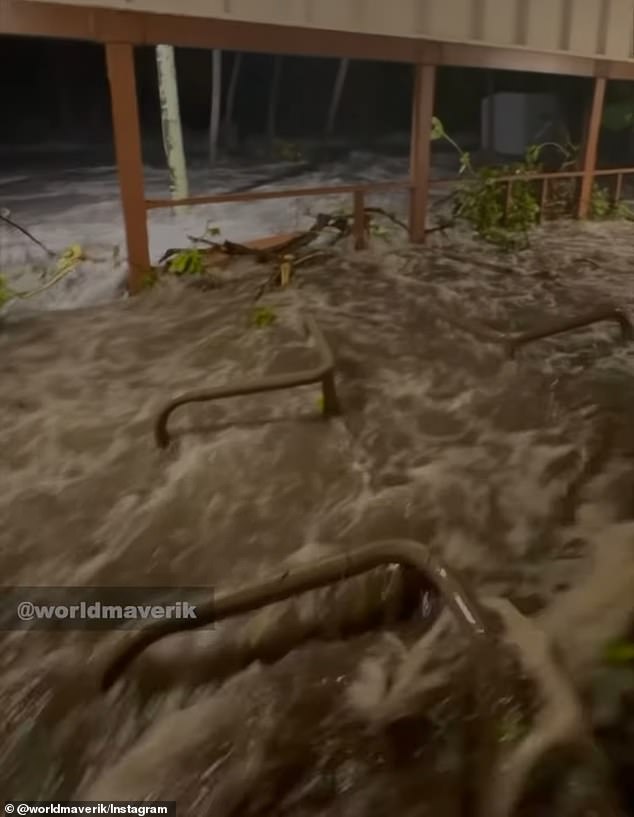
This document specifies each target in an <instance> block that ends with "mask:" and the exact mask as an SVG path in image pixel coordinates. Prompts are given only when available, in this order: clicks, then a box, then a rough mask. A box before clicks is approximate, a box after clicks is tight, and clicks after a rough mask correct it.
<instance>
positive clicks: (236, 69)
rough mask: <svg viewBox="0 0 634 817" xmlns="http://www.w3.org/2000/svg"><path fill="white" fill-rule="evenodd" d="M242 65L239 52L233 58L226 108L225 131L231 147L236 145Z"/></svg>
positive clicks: (227, 142) (227, 144)
mask: <svg viewBox="0 0 634 817" xmlns="http://www.w3.org/2000/svg"><path fill="white" fill-rule="evenodd" d="M241 67H242V54H241V53H237V54H236V55H235V57H234V58H233V65H232V66H231V79H230V80H229V88H228V89H227V105H226V108H225V119H224V124H223V133H224V138H225V145H226V146H227V147H229V148H232V147H235V142H236V138H235V133H234V128H235V124H234V121H233V111H234V108H235V102H236V91H237V89H238V78H239V76H240V68H241Z"/></svg>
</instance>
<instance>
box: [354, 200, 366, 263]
mask: <svg viewBox="0 0 634 817" xmlns="http://www.w3.org/2000/svg"><path fill="white" fill-rule="evenodd" d="M365 226H366V225H365V197H364V195H363V190H355V191H354V216H353V221H352V233H353V235H354V248H355V250H365Z"/></svg>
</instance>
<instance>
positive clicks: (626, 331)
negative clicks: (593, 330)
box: [505, 306, 634, 358]
mask: <svg viewBox="0 0 634 817" xmlns="http://www.w3.org/2000/svg"><path fill="white" fill-rule="evenodd" d="M604 321H611V322H613V323H616V324H618V326H619V328H620V330H621V337H622V339H623V340H624V341H628V340H632V338H633V337H634V328H633V327H632V322H631V321H630V319H629V317H628V316H627V314H626V313H625V311H624V310H623V309H619V308H618V307H614V306H611V307H604V308H602V309H593V310H592V311H590V312H586V313H584V314H583V315H578V316H577V317H576V318H567V319H565V320H555V321H552V322H551V323H548V324H546V325H545V326H542V327H541V328H538V329H531V330H529V331H528V332H519V333H517V334H515V335H510V336H508V337H507V339H506V341H505V343H506V349H507V353H508V355H509V357H511V358H513V357H515V354H516V352H517V350H518V349H519V348H520V347H521V346H526V344H527V343H532V342H533V341H536V340H541V339H542V338H550V337H554V336H555V335H561V334H563V333H564V332H572V331H573V330H574V329H581V328H583V327H584V326H591V325H592V324H594V323H603V322H604Z"/></svg>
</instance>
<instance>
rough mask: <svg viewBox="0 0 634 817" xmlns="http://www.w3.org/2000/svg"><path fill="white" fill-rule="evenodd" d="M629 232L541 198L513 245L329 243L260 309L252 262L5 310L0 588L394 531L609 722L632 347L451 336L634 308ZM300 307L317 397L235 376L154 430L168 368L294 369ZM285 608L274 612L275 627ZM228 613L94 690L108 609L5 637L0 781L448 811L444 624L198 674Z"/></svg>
mask: <svg viewBox="0 0 634 817" xmlns="http://www.w3.org/2000/svg"><path fill="white" fill-rule="evenodd" d="M631 239H632V228H631V226H629V225H627V224H610V225H603V226H597V225H585V226H579V225H574V224H568V225H566V224H560V225H558V226H557V228H554V227H553V228H550V227H549V228H544V229H542V230H540V231H539V232H538V233H537V234H536V237H535V238H534V240H533V242H532V245H531V248H530V249H528V250H526V251H524V252H523V253H520V254H518V255H517V256H503V255H496V254H494V253H492V252H490V251H485V249H484V248H483V247H482V245H478V244H476V243H474V242H472V241H471V240H470V239H468V238H466V237H464V236H461V235H459V234H455V235H451V234H449V235H448V237H446V238H438V240H437V242H436V243H435V244H434V245H432V246H430V247H429V248H428V249H426V250H415V249H412V248H407V247H392V248H390V247H386V248H384V249H381V248H380V247H379V248H378V250H376V251H375V252H373V253H370V252H363V253H357V254H346V253H342V254H341V255H340V256H338V257H336V258H334V259H332V260H330V261H326V262H324V263H323V264H322V265H321V266H319V265H317V266H312V267H307V268H306V270H305V271H302V270H301V269H300V270H299V271H298V273H297V277H296V282H295V285H294V287H293V291H292V293H289V292H286V293H280V292H277V293H275V292H274V293H272V294H270V295H268V296H266V297H265V298H264V300H263V302H262V304H263V305H265V306H267V307H268V308H270V309H271V310H272V312H273V313H274V315H275V321H274V322H273V323H272V324H271V325H270V326H265V327H257V326H254V325H253V321H252V320H251V316H252V308H253V307H252V301H253V297H254V294H255V292H256V291H257V289H258V287H259V284H260V283H261V281H262V280H263V278H264V277H266V271H262V270H261V269H258V268H257V267H253V266H249V265H248V264H244V265H237V266H236V268H235V270H233V271H231V272H229V271H225V272H224V273H223V274H222V275H219V286H218V287H216V288H213V289H208V290H207V291H203V290H201V289H198V288H195V287H192V286H188V285H185V284H174V285H166V286H165V287H159V288H158V289H155V290H152V291H149V292H147V293H145V294H143V295H142V296H140V297H138V298H134V299H130V300H125V301H120V302H117V303H113V304H109V305H106V306H100V307H97V308H91V309H84V310H78V311H73V312H66V313H60V312H55V313H48V314H46V313H43V314H32V315H29V314H24V315H20V314H15V315H13V316H10V317H9V318H8V319H7V320H6V321H5V323H4V325H3V326H2V328H1V329H0V351H1V354H2V360H3V367H2V369H3V371H2V388H1V389H0V405H1V407H2V424H1V426H0V438H1V450H2V457H1V458H0V485H2V491H1V492H0V518H1V519H2V525H1V526H0V558H1V571H0V576H1V582H2V585H4V586H5V587H7V588H8V587H15V586H21V585H43V586H60V585H62V586H66V585H70V586H96V587H99V586H115V585H116V586H124V587H125V586H130V587H138V586H156V587H200V586H201V585H202V586H209V587H210V588H213V587H217V588H224V587H228V588H231V587H238V586H239V585H240V584H242V583H245V582H249V581H253V580H254V579H256V578H258V577H260V576H263V575H265V574H267V573H268V572H270V571H271V570H274V569H276V568H277V567H279V566H280V564H281V563H283V562H284V560H287V559H288V558H289V557H291V556H292V555H293V554H295V553H296V552H297V551H300V558H303V559H304V560H305V559H308V558H311V557H312V556H314V555H318V554H319V553H322V552H324V551H323V550H321V549H320V548H319V547H318V546H319V545H320V544H321V545H328V546H329V548H330V550H329V551H328V552H333V553H336V552H339V551H342V550H344V549H346V548H349V547H352V546H359V545H363V544H365V543H367V542H370V541H373V540H378V539H385V538H394V537H405V538H410V539H414V540H418V541H420V542H423V543H425V544H426V545H427V546H428V547H429V548H430V549H431V551H432V552H433V553H434V554H435V555H436V556H437V557H438V558H440V559H442V560H443V561H444V562H445V563H446V564H447V565H448V566H450V567H451V568H453V569H455V570H457V571H458V572H459V573H460V575H461V576H462V577H464V580H465V582H466V583H467V584H468V585H469V586H470V587H472V588H473V589H474V590H475V591H476V592H477V593H478V595H479V596H481V597H483V598H485V597H486V598H489V597H501V598H505V599H508V600H510V601H511V602H512V603H513V604H514V605H515V606H516V607H517V609H519V610H520V611H522V612H523V613H525V614H526V615H528V616H530V617H531V620H532V621H533V622H534V623H535V624H536V625H537V626H538V627H539V628H540V630H541V631H543V632H545V633H546V635H547V636H548V638H549V639H550V640H551V641H552V643H553V644H554V645H555V646H556V648H557V650H558V653H559V655H560V656H561V660H562V661H563V662H564V664H565V665H566V667H567V671H569V673H570V676H571V678H572V679H574V686H575V688H576V690H577V692H578V693H579V695H580V696H581V697H582V698H583V701H584V704H585V705H586V706H587V711H588V717H589V718H590V719H591V720H593V721H594V723H595V726H597V729H598V728H599V726H601V728H603V729H604V731H605V730H607V731H608V732H609V731H610V729H612V727H613V726H614V723H621V724H625V725H626V726H627V724H628V723H629V724H631V722H632V696H631V686H630V685H631V681H632V678H631V676H630V675H628V673H630V672H631V669H630V667H629V666H627V665H625V666H619V667H617V668H616V669H614V668H610V667H608V666H606V665H605V662H604V661H603V655H604V649H605V645H606V644H607V643H609V642H611V641H614V640H619V639H620V640H627V639H628V638H629V637H630V636H631V635H632V612H633V607H634V602H633V601H632V600H633V599H634V558H633V556H634V471H633V469H632V458H633V456H634V426H633V424H632V408H633V407H634V343H632V344H630V345H627V344H624V343H622V342H621V341H620V340H619V334H618V331H617V327H615V326H613V325H611V324H599V325H596V326H593V327H589V328H587V329H584V330H579V331H577V332H574V333H569V334H566V335H561V336H559V337H556V338H552V339H548V340H541V341H539V342H536V343H534V344H531V345H529V346H527V347H526V348H525V349H522V350H521V351H520V352H519V353H518V354H517V357H516V359H515V360H509V359H508V358H507V356H506V355H505V353H504V350H503V348H502V347H501V346H500V345H496V344H494V343H488V342H486V341H484V340H482V338H481V337H477V336H476V335H474V333H473V331H472V329H473V324H474V323H476V324H478V325H480V326H484V327H486V328H487V330H489V331H490V330H498V331H503V332H508V331H521V330H525V329H530V328H533V327H535V326H536V325H538V324H540V323H541V322H543V321H544V320H548V319H550V318H554V317H558V316H559V317H567V316H574V315H575V314H576V313H578V312H584V311H587V310H588V309H589V308H594V307H596V306H598V305H600V304H603V303H606V302H612V303H616V304H617V305H618V306H620V307H622V308H624V309H625V310H627V311H629V314H630V316H632V317H634V284H633V283H632V280H633V279H632V261H631ZM302 310H305V311H310V312H311V314H312V315H313V316H314V317H315V319H316V320H317V322H318V324H319V325H320V327H321V329H322V330H323V333H324V335H325V337H326V339H327V341H328V343H329V345H330V347H331V349H332V351H333V354H334V357H335V361H336V379H337V391H338V395H339V398H340V401H341V405H342V409H343V413H342V416H341V417H337V418H334V419H331V420H328V421H326V420H324V419H323V418H322V417H321V416H320V405H319V398H320V392H319V388H318V387H311V386H308V387H303V388H299V389H295V390H289V391H286V392H277V393H272V394H269V395H258V396H256V397H244V398H231V399H227V400H224V401H220V402H216V403H210V404H205V403H203V404H199V405H197V406H188V407H186V408H183V409H180V410H179V411H177V412H176V413H175V414H174V417H173V419H172V421H171V423H170V429H171V431H172V433H173V435H174V442H173V444H172V446H171V447H170V448H169V449H168V450H167V451H160V450H158V449H157V448H156V447H155V444H154V440H153V436H152V424H153V419H154V417H155V415H156V413H157V411H158V410H159V409H160V408H161V406H162V405H163V404H164V403H165V401H166V400H168V399H170V398H172V397H174V396H176V395H178V394H179V393H181V392H183V391H187V390H192V389H197V388H203V387H205V386H215V385H220V384H224V383H227V382H231V381H233V380H236V379H241V378H246V377H248V376H251V375H253V376H259V375H262V374H272V373H280V372H285V371H292V370H294V369H296V368H305V367H308V366H311V365H312V364H313V363H314V361H315V355H316V351H315V349H314V347H312V346H311V344H310V342H309V340H308V339H307V338H306V337H305V335H304V333H303V330H302V324H301V312H302ZM329 598H330V597H329V596H328V595H327V594H324V593H322V594H321V595H320V594H317V596H316V597H315V598H314V599H313V600H312V601H311V604H312V605H313V607H312V610H313V614H314V615H319V612H318V611H319V609H320V606H321V607H322V609H323V605H326V604H328V603H329V602H328V599H329ZM306 604H308V602H306ZM307 609H308V608H301V612H300V608H299V607H298V608H297V610H296V611H295V612H293V610H292V608H291V612H290V613H289V609H288V606H284V605H282V608H281V610H282V612H283V611H286V612H285V613H284V614H282V612H280V608H275V609H274V610H272V611H271V612H270V616H273V620H274V621H276V622H277V623H278V624H279V626H280V627H282V628H283V627H284V626H286V625H285V623H284V621H285V618H284V616H285V615H286V616H288V615H290V616H291V617H292V616H293V615H297V616H300V615H301V616H306V615H309V613H307V612H306V610H307ZM275 610H277V612H276V611H275ZM275 616H277V618H275ZM268 621H269V624H270V621H271V619H270V618H269V619H268ZM263 626H264V625H263ZM266 626H269V625H266ZM438 626H445V622H443V621H442V620H440V621H439V622H438ZM237 627H238V624H235V623H231V622H230V623H227V624H223V625H219V626H218V627H217V628H216V629H214V630H206V631H202V632H200V633H197V634H187V635H179V636H174V637H172V638H170V639H166V640H165V641H164V642H161V643H159V644H157V645H156V646H155V647H152V648H150V649H149V650H148V651H147V653H145V654H144V656H142V658H141V659H139V661H138V662H137V663H136V664H135V666H134V667H133V668H132V669H131V671H130V673H129V675H128V676H127V677H126V682H125V683H123V684H121V685H118V686H117V687H116V689H115V690H113V691H112V692H110V693H108V695H100V694H99V693H98V691H97V690H96V682H95V678H96V677H97V673H98V671H99V668H100V667H101V666H102V664H101V661H102V659H103V656H104V654H106V653H107V652H108V650H109V648H110V647H113V646H115V645H116V644H117V643H118V642H119V641H120V640H121V639H122V638H123V637H124V636H123V634H122V633H120V632H108V633H98V634H95V633H81V632H74V631H72V630H70V629H66V630H63V631H59V632H54V633H53V632H35V631H34V632H25V631H15V632H5V633H3V634H2V635H1V638H2V649H1V650H0V665H1V667H2V676H1V679H0V701H1V703H2V711H3V713H4V718H3V724H2V726H1V727H0V729H1V731H2V733H3V737H2V740H1V741H0V755H1V764H0V790H1V791H2V792H3V793H4V795H5V796H6V797H8V798H11V799H20V798H29V799H48V798H60V799H73V798H79V799H98V798H111V799H121V800H123V799H130V800H141V799H144V798H153V799H161V800H176V801H177V803H178V814H179V815H199V814H213V815H214V816H216V815H222V816H223V817H229V815H238V814H239V815H256V814H257V815H260V814H261V815H271V814H284V815H293V817H296V816H297V817H299V815H309V814H311V815H312V814H314V815H317V814H323V815H326V814H327V815H333V816H334V815H342V817H357V815H359V817H361V815H374V814H379V813H381V814H383V813H389V812H390V811H393V812H394V813H400V814H402V815H409V814H412V815H413V814H417V815H422V814H430V815H431V814H435V815H440V814H442V815H451V814H456V815H457V814H460V813H463V812H462V811H461V809H462V804H463V802H464V801H463V791H464V780H465V774H466V772H465V758H464V752H463V744H462V740H463V729H462V723H461V716H460V709H459V705H458V703H457V702H456V701H457V699H456V698H455V697H454V696H453V692H452V684H453V680H452V679H454V678H455V672H454V670H455V668H456V667H458V668H460V666H461V665H462V663H463V662H464V660H465V658H464V649H462V648H460V644H461V642H460V636H459V635H458V634H456V633H455V632H453V631H452V630H451V628H450V630H449V631H448V632H447V633H446V634H444V635H442V637H440V639H439V640H438V638H439V637H438V635H437V633H436V634H435V635H434V633H435V632H436V631H435V630H434V633H432V634H431V636H430V634H429V633H428V632H427V631H428V623H425V622H423V621H421V620H420V619H417V621H414V622H409V623H406V624H403V625H398V626H394V627H389V628H387V629H385V628H384V629H383V630H382V631H380V632H378V631H375V632H371V633H367V634H360V635H358V636H354V637H350V638H349V639H347V640H343V639H337V638H336V637H335V638H332V639H331V640H330V641H328V642H323V643H311V644H308V645H304V646H302V647H301V648H299V649H297V650H294V651H292V652H290V653H289V654H288V655H287V656H285V657H283V658H282V659H281V660H279V661H277V662H275V663H274V664H272V665H267V664H261V663H257V662H256V663H253V664H250V665H248V666H246V668H245V669H243V670H241V671H238V672H237V673H236V674H234V675H232V676H231V677H229V678H224V677H222V678H221V677H219V676H221V675H222V674H223V673H222V672H219V670H218V666H219V662H218V661H217V660H216V661H215V662H214V660H212V659H213V655H214V651H215V652H216V653H217V652H218V650H221V649H222V648H224V647H223V646H222V645H225V646H226V643H227V641H228V640H230V639H231V638H233V636H232V633H235V632H237V630H236V628H237ZM428 637H433V638H436V639H437V640H436V641H435V642H434V643H435V644H436V646H435V647H434V649H433V650H431V648H430V646H429V644H428V643H427V642H425V638H428ZM247 640H248V639H247ZM438 645H440V646H438ZM432 653H433V655H432ZM445 653H447V655H446V656H445ZM445 659H446V660H445ZM430 661H431V664H430V663H429V662H430ZM438 661H440V668H439V667H438V666H437V663H438ZM443 661H445V663H443ZM220 663H222V662H220ZM246 663H248V662H246ZM394 667H400V669H399V670H398V671H397V670H395V669H394ZM395 672H396V674H397V675H398V673H399V672H400V675H398V677H399V679H400V683H401V686H400V687H399V689H400V692H399V693H398V695H397V696H396V697H397V701H396V703H394V701H393V702H392V704H390V706H392V709H390V707H387V709H386V707H385V706H384V707H383V709H381V705H382V703H381V702H382V701H383V703H384V699H386V698H387V696H388V688H389V686H390V684H389V683H388V681H387V680H386V678H388V677H392V676H393V675H394V673H395ZM434 673H436V675H434ZM438 673H440V675H439V674H438ZM224 674H225V675H226V674H227V673H226V672H225V673H224ZM432 676H433V677H432ZM434 678H435V679H436V680H433V679H434ZM439 678H440V680H438V679H439ZM430 679H431V680H430ZM628 679H629V680H628ZM392 680H393V678H392ZM432 681H433V683H432ZM390 683H391V682H390ZM434 684H436V687H437V688H438V690H441V691H442V692H441V693H439V694H434V696H433V697H434V699H433V707H432V708H433V712H434V713H435V714H434V717H432V718H430V717H428V716H429V714H430V710H429V709H428V704H429V700H428V697H426V696H427V695H428V693H429V688H430V685H431V687H434ZM425 685H427V686H425ZM436 687H434V688H436ZM421 690H423V692H421ZM615 690H616V691H615ZM423 693H424V694H423ZM421 696H422V697H421ZM628 696H629V697H628ZM628 701H629V703H628ZM429 706H430V707H431V704H429ZM628 707H629V709H628ZM379 710H381V711H382V712H383V713H384V714H383V716H382V717H383V720H382V721H381V722H380V724H378V725H377V718H378V716H377V715H376V713H377V712H378V711H379ZM607 710H609V712H608V713H607V714H606V711H607ZM386 713H387V714H386ZM628 713H629V714H628ZM628 718H629V721H628ZM631 728H632V727H631V726H627V728H625V727H623V728H622V729H620V730H619V731H618V740H619V741H621V742H622V745H623V746H624V747H625V748H623V750H622V751H623V752H626V751H628V749H629V751H630V752H631V751H632V749H633V748H634V743H633V742H632V741H631V737H630V738H629V741H630V742H629V743H628V737H627V735H628V734H630V735H631V732H630V733H628V732H627V729H631ZM610 735H611V737H610V741H609V745H608V743H606V744H605V746H604V747H603V748H604V749H605V751H606V752H608V753H610V752H612V750H613V744H614V740H615V739H616V738H614V736H613V735H612V733H610ZM611 757H612V755H611ZM561 813H562V814H563V813H568V812H564V811H563V810H562V811H561ZM570 813H572V812H570ZM575 813H576V814H586V813H588V814H589V813H590V812H589V811H578V812H575Z"/></svg>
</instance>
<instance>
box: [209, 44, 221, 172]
mask: <svg viewBox="0 0 634 817" xmlns="http://www.w3.org/2000/svg"><path fill="white" fill-rule="evenodd" d="M211 62H212V74H211V116H210V118H209V164H210V165H214V164H215V163H216V161H217V159H218V135H219V132H220V105H221V104H222V51H221V50H220V49H219V48H214V50H213V51H212V52H211Z"/></svg>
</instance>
